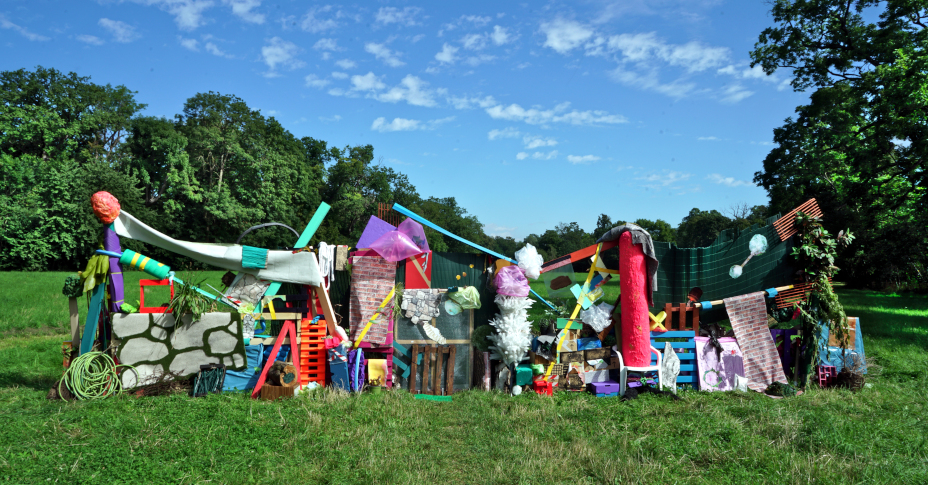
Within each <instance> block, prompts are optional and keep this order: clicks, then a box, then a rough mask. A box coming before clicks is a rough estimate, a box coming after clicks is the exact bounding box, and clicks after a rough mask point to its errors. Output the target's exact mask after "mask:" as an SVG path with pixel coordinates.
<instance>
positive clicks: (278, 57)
mask: <svg viewBox="0 0 928 485" xmlns="http://www.w3.org/2000/svg"><path fill="white" fill-rule="evenodd" d="M299 52H300V48H299V47H297V46H296V44H294V43H293V42H288V41H286V40H283V39H281V38H280V37H273V38H271V40H270V41H269V43H268V44H267V45H265V46H264V47H262V48H261V55H262V57H264V63H265V64H267V65H268V67H270V68H271V71H273V70H274V69H276V68H277V66H284V67H287V68H289V69H297V68H300V67H303V66H304V65H305V63H304V62H303V61H300V60H299V59H296V55H297V54H298V53H299Z"/></svg>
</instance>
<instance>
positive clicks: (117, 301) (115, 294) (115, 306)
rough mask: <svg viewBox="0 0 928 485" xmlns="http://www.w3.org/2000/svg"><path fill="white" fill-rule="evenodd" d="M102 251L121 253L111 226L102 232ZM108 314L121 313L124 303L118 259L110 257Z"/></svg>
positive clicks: (117, 239)
mask: <svg viewBox="0 0 928 485" xmlns="http://www.w3.org/2000/svg"><path fill="white" fill-rule="evenodd" d="M103 249H104V250H105V251H113V252H114V253H122V248H121V247H120V245H119V236H118V235H116V231H114V230H113V224H110V225H109V226H107V228H106V229H104V230H103ZM109 259H110V288H109V289H110V301H111V302H112V303H111V304H110V312H112V313H122V304H123V303H124V301H123V300H124V299H125V296H124V293H123V286H122V268H121V267H120V266H119V258H114V257H110V258H109Z"/></svg>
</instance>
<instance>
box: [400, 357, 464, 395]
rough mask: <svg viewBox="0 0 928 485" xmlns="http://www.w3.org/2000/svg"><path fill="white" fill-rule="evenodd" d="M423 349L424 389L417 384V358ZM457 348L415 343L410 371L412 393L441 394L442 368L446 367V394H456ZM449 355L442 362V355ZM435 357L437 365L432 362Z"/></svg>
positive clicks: (410, 390) (410, 389)
mask: <svg viewBox="0 0 928 485" xmlns="http://www.w3.org/2000/svg"><path fill="white" fill-rule="evenodd" d="M420 350H421V351H422V389H421V391H420V390H419V389H418V386H417V385H416V378H417V370H418V369H417V367H418V364H417V360H418V355H419V351H420ZM456 353H457V348H456V347H455V346H454V345H419V344H413V346H412V356H411V358H410V373H409V392H410V393H412V394H431V395H433V396H441V395H442V391H441V381H442V379H441V377H442V369H443V368H446V369H445V392H444V395H448V396H450V395H451V394H454V361H455V355H456ZM443 355H447V356H448V357H447V358H446V359H444V364H443V362H442V356H443ZM433 356H434V357H435V365H434V366H433V365H431V364H432V357H433Z"/></svg>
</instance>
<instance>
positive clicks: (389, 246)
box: [371, 231, 422, 263]
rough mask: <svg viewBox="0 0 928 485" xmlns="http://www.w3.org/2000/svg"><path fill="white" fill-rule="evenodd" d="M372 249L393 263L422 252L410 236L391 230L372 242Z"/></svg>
mask: <svg viewBox="0 0 928 485" xmlns="http://www.w3.org/2000/svg"><path fill="white" fill-rule="evenodd" d="M371 249H373V250H374V251H375V252H376V253H377V254H379V255H380V257H381V258H383V259H386V260H387V261H390V262H391V263H396V262H398V261H402V260H404V259H406V258H408V257H410V256H415V255H417V254H420V253H421V252H422V250H421V249H419V246H418V245H416V243H415V242H413V240H412V239H411V238H410V237H409V236H407V235H406V234H404V233H402V232H400V231H390V232H388V233H386V234H384V235H383V236H380V238H378V239H377V240H376V241H374V242H373V243H372V244H371Z"/></svg>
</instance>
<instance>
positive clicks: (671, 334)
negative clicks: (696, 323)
mask: <svg viewBox="0 0 928 485" xmlns="http://www.w3.org/2000/svg"><path fill="white" fill-rule="evenodd" d="M695 336H696V332H694V331H692V330H671V331H667V332H651V338H652V339H654V338H693V337H695Z"/></svg>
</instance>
